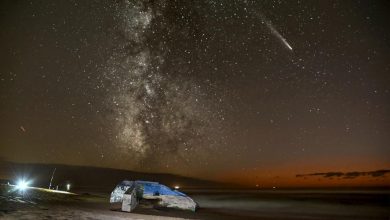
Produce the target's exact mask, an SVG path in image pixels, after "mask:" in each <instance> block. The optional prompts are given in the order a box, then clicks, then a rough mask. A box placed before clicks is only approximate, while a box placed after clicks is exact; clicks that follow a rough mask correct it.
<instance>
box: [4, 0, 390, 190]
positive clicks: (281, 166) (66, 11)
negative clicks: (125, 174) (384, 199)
mask: <svg viewBox="0 0 390 220" xmlns="http://www.w3.org/2000/svg"><path fill="white" fill-rule="evenodd" d="M389 9H390V5H389V3H388V2H387V1H356V0H353V1H322V0H318V1H301V0H296V1H249V0H248V1H245V0H236V1H226V0H201V1H168V0H165V1H163V0H162V1H137V0H134V1H130V0H121V1H62V0H60V1H49V0H44V1H1V3H0V24H1V29H0V64H1V65H0V159H1V160H3V161H12V162H24V163H26V162H32V163H58V164H69V165H85V166H99V167H110V168H119V169H127V170H137V171H145V172H166V173H174V174H180V175H185V176H192V177H200V178H206V179H213V180H224V181H235V182H245V183H248V184H250V185H255V184H257V185H259V186H263V185H264V186H272V185H278V184H279V185H289V184H291V185H315V184H316V183H314V182H315V181H322V183H323V184H325V185H326V184H330V185H332V184H336V185H337V184H341V185H342V184H352V185H353V184H355V185H356V184H358V185H359V184H360V185H362V184H368V185H370V184H371V185H377V184H386V181H387V184H390V181H389V178H385V177H383V175H379V176H376V175H375V174H373V175H371V174H370V173H365V172H371V171H375V170H380V169H389V168H390V146H389V144H390V135H389V131H390V108H389V107H390V102H389V100H390V88H389V85H390V62H389V61H390V59H389V58H390V56H389V54H390V43H389V42H390V31H389V28H388V27H389V26H388V23H389V21H390V15H389V13H388V12H389ZM330 171H333V172H352V171H356V172H363V173H361V174H362V176H363V177H359V175H357V176H353V177H352V178H349V177H350V176H348V174H347V176H344V177H343V176H342V175H341V176H340V175H339V176H337V175H336V176H330V177H332V178H330V180H326V178H328V177H329V176H327V175H326V174H323V173H324V172H330ZM385 173H386V172H385ZM297 174H300V175H298V176H296V175H297ZM301 175H303V176H301ZM310 175H311V176H314V178H315V180H310V179H311V176H310ZM321 175H322V176H324V177H322V179H321V180H318V179H317V177H318V176H321ZM343 175H344V174H343ZM333 177H336V179H334V178H333ZM305 181H306V182H305ZM310 181H311V182H310ZM324 181H325V183H324ZM343 181H344V182H343Z"/></svg>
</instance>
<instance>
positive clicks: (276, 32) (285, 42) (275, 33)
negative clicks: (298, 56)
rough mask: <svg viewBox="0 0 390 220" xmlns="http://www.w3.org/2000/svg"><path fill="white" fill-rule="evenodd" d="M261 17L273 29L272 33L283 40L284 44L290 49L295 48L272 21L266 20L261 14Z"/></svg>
mask: <svg viewBox="0 0 390 220" xmlns="http://www.w3.org/2000/svg"><path fill="white" fill-rule="evenodd" d="M260 17H261V20H262V21H263V22H264V23H265V24H266V25H267V27H268V28H269V29H270V30H271V33H272V34H273V35H275V36H276V37H277V38H278V39H279V40H281V41H282V42H283V44H284V45H285V46H286V47H287V48H288V49H289V50H291V51H292V50H293V48H292V47H291V46H290V44H289V43H288V42H287V40H286V38H284V37H283V36H282V35H281V34H280V33H279V31H277V30H276V29H275V28H274V26H273V25H272V24H271V22H269V21H267V20H265V18H264V17H263V16H260Z"/></svg>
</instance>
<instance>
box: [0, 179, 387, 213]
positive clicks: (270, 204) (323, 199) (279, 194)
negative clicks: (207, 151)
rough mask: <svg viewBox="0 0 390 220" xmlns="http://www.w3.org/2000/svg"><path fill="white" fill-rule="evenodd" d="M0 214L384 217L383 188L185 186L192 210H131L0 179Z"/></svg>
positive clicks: (95, 196)
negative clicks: (196, 206) (231, 188)
mask: <svg viewBox="0 0 390 220" xmlns="http://www.w3.org/2000/svg"><path fill="white" fill-rule="evenodd" d="M1 189H2V190H1V196H0V217H1V218H2V219H86V220H92V219H112V220H117V219H118V220H119V219H146V220H148V219H228V220H233V219H354V220H357V219H388V218H389V217H390V211H389V210H388V209H387V208H388V207H389V201H390V200H389V198H390V192H389V191H356V190H355V191H334V190H333V191H332V190H328V191H320V190H314V191H310V190H300V191H297V190H287V191H261V192H259V191H249V190H243V191H217V190H212V191H204V190H197V191H189V192H188V194H189V195H190V196H191V197H192V198H194V199H195V201H197V202H198V203H199V205H200V208H199V210H197V212H190V211H180V210H174V209H161V208H156V207H154V206H153V205H152V204H151V203H148V202H147V201H141V203H140V204H139V205H138V206H137V208H136V209H135V210H134V212H132V213H127V212H120V211H112V210H110V206H109V202H108V201H109V200H108V199H109V194H108V193H85V192H84V193H79V194H63V193H56V192H52V191H50V192H48V191H47V190H45V189H40V188H29V189H27V190H26V191H25V192H24V194H23V195H21V194H20V193H18V192H15V191H12V187H10V186H6V185H3V186H2V187H1Z"/></svg>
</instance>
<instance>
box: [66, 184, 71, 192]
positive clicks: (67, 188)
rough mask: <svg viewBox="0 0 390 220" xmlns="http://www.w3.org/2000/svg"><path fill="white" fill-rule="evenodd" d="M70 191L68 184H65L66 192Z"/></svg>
mask: <svg viewBox="0 0 390 220" xmlns="http://www.w3.org/2000/svg"><path fill="white" fill-rule="evenodd" d="M69 190H70V183H68V184H66V191H69Z"/></svg>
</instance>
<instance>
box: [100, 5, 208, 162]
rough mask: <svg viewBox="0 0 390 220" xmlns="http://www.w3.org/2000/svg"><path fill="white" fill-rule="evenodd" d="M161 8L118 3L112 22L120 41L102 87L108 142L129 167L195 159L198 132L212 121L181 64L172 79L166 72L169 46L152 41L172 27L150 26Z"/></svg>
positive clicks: (161, 12)
mask: <svg viewBox="0 0 390 220" xmlns="http://www.w3.org/2000/svg"><path fill="white" fill-rule="evenodd" d="M166 5H167V3H165V2H160V3H158V4H155V5H152V4H147V3H141V2H128V1H124V2H122V4H119V5H118V10H117V11H118V14H117V15H116V20H117V25H118V30H119V31H120V35H121V36H122V37H121V38H120V39H117V41H116V45H117V48H115V50H114V52H113V54H112V56H111V57H110V59H109V60H107V66H106V68H105V69H104V76H105V79H106V83H107V82H109V83H110V84H111V85H110V87H112V90H110V91H109V94H108V96H107V100H106V104H107V107H108V108H110V109H112V110H113V111H112V114H110V115H109V117H111V118H112V120H113V121H114V126H113V130H114V133H113V137H112V140H113V142H114V146H115V147H117V148H119V149H120V150H121V151H120V152H121V153H123V154H125V156H126V157H127V158H128V161H129V164H132V166H141V167H144V168H145V167H146V168H148V167H150V166H157V164H158V165H164V166H169V164H171V163H175V162H177V160H187V161H189V160H190V156H191V157H192V158H193V157H194V156H195V155H198V156H200V154H202V153H204V152H199V151H204V149H201V146H199V145H200V144H201V143H202V138H204V133H203V132H204V131H205V128H206V127H210V120H211V119H212V118H211V117H212V114H209V113H210V109H209V108H210V106H209V105H207V104H205V100H202V95H201V93H202V92H204V91H202V88H201V87H200V85H199V84H197V83H196V82H194V81H193V80H191V79H190V78H188V77H186V78H183V74H186V73H187V72H185V65H183V66H182V67H179V68H181V70H180V71H184V73H181V75H180V74H179V75H176V76H173V75H174V74H172V73H171V71H172V70H169V69H166V68H165V65H166V62H169V61H167V60H166V57H165V54H166V52H167V51H169V49H170V48H169V45H167V42H166V41H164V40H161V38H160V40H158V41H156V40H155V37H156V35H160V34H163V35H164V34H166V31H168V32H169V31H170V29H171V27H170V24H167V27H161V26H157V27H156V25H153V24H155V23H157V22H159V20H161V19H164V17H163V16H164V13H166V12H165V11H164V8H165V7H167V6H166ZM161 29H163V31H162V30H161ZM159 37H161V36H159ZM183 69H184V70H183ZM180 71H179V72H180ZM106 86H107V85H106ZM208 148H210V147H208ZM167 158H170V159H167ZM202 158H204V157H202ZM200 160H202V159H200ZM162 161H163V162H162ZM167 161H168V162H167ZM144 162H145V163H144ZM198 162H199V161H198ZM156 163H157V164H156ZM160 163H163V164H160Z"/></svg>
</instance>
